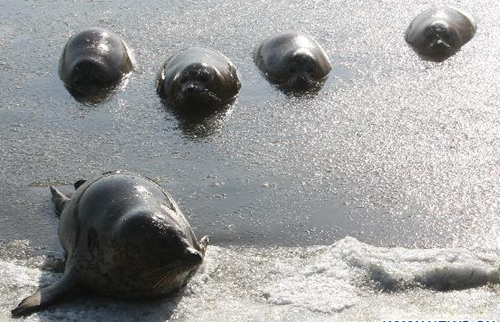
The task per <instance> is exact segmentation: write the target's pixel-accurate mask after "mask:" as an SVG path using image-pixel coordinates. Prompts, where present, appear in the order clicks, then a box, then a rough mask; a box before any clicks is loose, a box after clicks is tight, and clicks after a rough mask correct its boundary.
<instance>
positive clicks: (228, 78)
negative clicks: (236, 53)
mask: <svg viewBox="0 0 500 322" xmlns="http://www.w3.org/2000/svg"><path fill="white" fill-rule="evenodd" d="M240 88H241V83H240V81H239V78H238V75H237V72H236V68H235V67H234V65H233V64H232V63H231V62H230V61H229V59H227V57H226V56H224V55H222V54H221V53H219V52H216V51H214V50H212V49H208V48H202V47H192V48H189V49H186V50H183V51H181V52H179V53H177V54H175V55H174V56H172V57H171V58H170V59H168V60H167V61H166V62H165V63H164V64H163V65H162V66H161V68H160V71H159V72H158V76H157V86H156V90H157V93H158V95H159V96H160V97H161V98H162V99H164V100H165V101H166V102H167V103H169V104H171V105H172V106H174V107H176V108H180V109H184V110H191V111H197V112H211V111H213V110H215V109H218V108H220V107H223V106H226V105H228V104H230V103H232V102H233V101H234V100H235V98H236V96H237V95H238V92H239V90H240Z"/></svg>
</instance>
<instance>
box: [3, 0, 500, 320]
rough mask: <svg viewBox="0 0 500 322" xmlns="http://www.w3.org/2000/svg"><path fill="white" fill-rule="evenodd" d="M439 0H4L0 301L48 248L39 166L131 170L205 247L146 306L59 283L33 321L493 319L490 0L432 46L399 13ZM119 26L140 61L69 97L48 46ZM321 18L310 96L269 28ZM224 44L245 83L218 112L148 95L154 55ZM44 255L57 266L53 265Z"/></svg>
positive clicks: (53, 248) (156, 62)
mask: <svg viewBox="0 0 500 322" xmlns="http://www.w3.org/2000/svg"><path fill="white" fill-rule="evenodd" d="M441 4H442V3H441V2H434V1H366V0H364V1H356V0H354V1H349V2H346V1H335V0H331V1H267V0H265V1H248V2H239V1H238V2H237V1H234V2H233V1H222V0H219V1H218V0H214V1H175V0H174V1H147V2H132V1H125V0H122V1H62V0H55V1H24V0H23V1H19V0H0V125H1V126H0V166H1V168H0V169H1V172H0V209H1V210H0V212H1V216H0V238H1V239H2V240H3V241H4V242H3V243H2V244H1V246H0V272H1V274H0V279H1V284H0V320H9V319H10V314H9V311H10V309H12V308H13V307H15V305H16V304H17V303H18V301H19V300H20V299H21V298H23V297H24V296H26V295H28V294H30V293H31V292H32V291H33V290H34V289H35V288H36V287H37V286H38V285H47V284H50V283H51V282H52V281H54V280H55V279H57V278H59V276H60V275H58V274H59V273H58V272H59V270H58V269H56V268H53V266H57V265H55V264H54V263H58V262H59V261H60V259H61V257H62V254H61V249H60V246H59V242H58V239H57V234H56V231H57V219H56V218H55V216H54V214H53V209H52V204H51V202H50V193H49V190H48V186H49V185H54V184H55V185H59V186H60V187H61V189H62V190H65V191H71V189H72V187H71V185H70V184H71V183H72V182H74V181H75V180H76V179H80V178H90V177H93V176H96V175H98V174H100V173H102V172H104V171H108V170H112V169H127V170H131V171H135V172H139V173H142V174H144V175H147V176H149V177H151V178H154V179H156V180H157V181H158V182H160V183H161V185H162V186H163V187H165V188H166V189H168V190H169V191H170V192H171V194H172V195H173V196H174V198H175V199H176V200H177V201H178V203H179V204H180V206H181V208H182V209H183V211H184V213H185V215H186V217H188V220H189V221H190V223H191V224H192V226H193V228H194V230H195V231H196V233H197V234H198V235H199V236H203V235H209V236H210V237H211V242H212V245H211V246H210V247H209V249H208V252H207V261H206V265H205V267H203V269H202V271H201V272H200V273H199V274H197V275H196V276H195V277H194V278H193V279H192V281H191V282H190V283H189V284H188V285H187V287H186V288H185V289H184V290H183V291H182V292H181V293H178V294H175V295H173V296H172V297H170V298H167V299H161V300H158V301H154V302H152V303H130V302H121V301H116V300H109V299H100V298H96V297H95V296H92V295H75V296H74V298H72V299H71V300H70V301H68V302H66V303H64V304H62V305H60V306H57V307H54V308H51V309H50V310H49V311H46V312H43V313H40V314H35V315H32V316H31V317H29V318H28V319H27V320H30V321H52V320H68V321H82V320H83V321H124V320H140V321H166V320H169V319H170V320H172V321H215V320H218V321H297V320H302V321H336V320H338V321H341V320H342V321H346V320H351V321H382V320H402V319H413V320H415V319H459V320H466V319H470V320H472V319H484V320H488V319H489V320H494V319H497V320H498V319H499V318H500V304H499V303H500V289H499V287H498V286H497V284H498V279H499V278H498V268H499V264H500V240H499V237H498V236H499V233H500V225H499V223H498V217H499V215H498V213H499V205H498V200H499V197H500V175H499V174H500V164H499V160H500V153H499V148H500V111H499V105H500V103H499V96H500V93H499V90H498V89H499V88H500V76H499V73H498V72H499V70H500V56H499V50H498V49H499V48H500V24H499V23H498V17H499V16H500V3H499V2H498V1H472V0H469V1H455V2H450V3H448V4H449V5H454V6H457V7H460V8H465V9H467V10H468V11H469V12H471V13H472V14H473V15H474V16H475V17H476V18H477V22H478V31H477V34H476V36H475V37H474V38H473V39H472V40H471V41H470V42H469V43H468V44H466V45H465V46H464V47H463V48H462V50H461V51H460V52H458V53H457V54H456V55H455V56H453V57H451V58H450V59H448V60H447V61H445V62H444V63H439V64H436V63H430V62H425V61H422V60H420V59H419V58H418V56H416V54H415V53H414V52H413V51H412V50H411V49H410V48H409V47H408V46H407V44H406V43H405V41H404V31H405V29H406V27H407V25H408V24H409V22H410V21H411V20H412V19H413V17H414V16H416V15H417V14H418V13H419V12H421V11H422V10H424V9H427V8H428V7H430V6H432V5H441ZM90 26H100V27H104V28H107V29H110V30H112V31H114V32H116V33H118V34H119V35H121V36H122V37H123V38H124V39H125V40H126V41H127V42H128V44H129V45H130V47H131V48H132V49H133V50H134V54H135V58H136V61H137V64H138V69H137V70H136V72H134V73H133V74H132V75H131V77H130V78H129V79H128V82H127V84H126V86H125V87H124V88H123V89H122V90H120V91H119V92H118V93H117V94H116V95H115V96H114V97H112V98H110V99H109V100H107V101H105V102H101V103H99V104H88V103H80V102H78V101H76V100H75V99H74V98H73V97H72V96H71V95H70V94H69V93H68V92H67V91H66V89H65V88H64V86H63V85H62V83H61V81H60V80H59V77H58V74H57V65H58V60H59V56H60V53H61V50H62V48H63V46H64V43H65V42H66V40H67V39H68V37H70V36H71V35H72V34H74V33H75V32H77V31H79V30H81V29H83V28H85V27H90ZM286 30H300V31H304V32H307V33H309V34H310V35H312V36H313V37H315V38H316V39H317V40H318V41H319V42H320V43H321V44H322V45H323V46H324V48H325V50H326V52H327V53H328V55H329V57H330V59H331V61H332V65H333V69H332V71H331V73H330V77H329V79H328V81H327V83H326V84H325V86H324V88H323V89H322V90H321V91H320V92H319V93H318V94H317V95H314V96H310V97H301V98H297V97H289V96H286V95H284V94H282V93H281V92H279V91H278V90H277V89H276V88H275V87H273V86H272V85H269V84H268V83H267V81H265V80H264V79H263V78H262V77H261V75H260V73H259V71H258V69H257V67H256V66H255V65H254V63H253V60H252V53H253V51H254V50H255V48H256V46H258V45H259V43H260V42H261V41H262V40H264V39H265V38H267V37H268V36H270V35H272V34H274V33H277V32H281V31H286ZM190 46H205V47H211V48H214V49H217V50H219V51H220V52H222V53H223V54H225V55H226V56H227V57H229V58H230V59H231V61H232V62H233V63H234V64H235V66H236V67H237V68H238V72H239V75H240V78H241V81H242V90H241V92H240V95H239V97H238V99H237V101H236V102H235V104H234V106H233V107H232V108H231V109H230V110H229V111H228V112H227V113H225V115H222V116H220V117H219V118H218V119H216V120H211V121H210V122H206V123H204V124H198V125H194V126H193V125H191V124H186V122H183V121H182V120H181V119H179V118H177V116H176V115H175V114H173V113H172V112H171V111H170V110H169V109H168V108H166V107H165V106H164V105H163V104H162V103H161V102H160V100H159V98H158V97H157V95H156V93H155V88H154V86H155V82H154V79H155V76H156V73H157V71H158V68H159V67H160V65H161V63H162V62H163V61H164V60H165V59H167V58H168V57H170V56H171V55H172V54H174V53H176V52H177V51H179V50H181V49H184V48H187V47H190ZM52 264H54V265H52Z"/></svg>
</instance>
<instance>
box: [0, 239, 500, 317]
mask: <svg viewBox="0 0 500 322" xmlns="http://www.w3.org/2000/svg"><path fill="white" fill-rule="evenodd" d="M19 245H21V246H19ZM19 245H18V246H17V247H18V250H19V252H20V253H23V254H24V255H23V256H21V257H22V258H21V259H19V258H17V259H14V258H13V256H4V257H7V258H4V259H2V260H0V273H1V275H0V276H1V279H2V283H1V290H0V291H1V292H0V294H1V297H2V298H1V303H3V305H2V306H1V312H0V320H2V321H3V320H10V319H11V318H10V314H9V310H10V309H12V308H13V307H15V305H16V304H17V302H18V301H19V300H21V299H22V298H23V297H24V296H27V295H28V294H30V292H33V291H34V290H35V288H36V287H37V285H39V284H42V285H48V284H50V283H52V282H53V281H55V280H56V279H57V278H59V276H60V274H59V273H54V272H51V271H47V270H45V269H43V267H44V266H43V265H40V264H39V263H40V261H39V260H32V259H33V257H31V256H30V255H29V254H28V255H26V252H25V251H22V250H23V249H29V247H28V246H27V245H26V244H22V243H21V244H19ZM4 247H5V245H4ZM2 253H3V254H4V255H5V252H2ZM28 253H29V252H28ZM18 257H19V256H18ZM52 260H54V259H53V258H52V259H50V258H49V259H47V258H46V262H50V261H52ZM499 264H500V254H499V253H498V252H492V251H481V250H476V251H470V250H465V249H405V248H383V247H374V246H371V245H368V244H364V243H362V242H359V241H358V240H356V239H354V238H350V237H347V238H344V239H342V240H340V241H338V242H336V243H334V244H332V245H329V246H311V247H307V248H298V247H296V248H288V247H281V248H252V247H231V248H227V247H217V246H210V247H209V248H208V251H207V257H206V261H205V264H204V265H203V267H202V268H201V269H200V271H199V272H198V273H197V274H196V275H195V276H194V277H193V278H192V279H191V280H190V281H189V283H188V284H187V286H186V287H185V288H184V289H182V290H181V291H180V292H178V293H176V294H174V295H172V296H170V297H167V298H163V299H158V300H154V301H139V302H137V301H123V300H115V299H105V298H101V297H99V296H97V295H95V294H83V293H80V294H75V295H74V296H72V297H70V298H68V299H67V301H65V302H63V303H60V304H58V305H55V306H53V307H51V308H49V309H48V310H46V311H43V312H41V313H37V314H33V315H32V316H30V317H28V318H27V320H28V321H53V320H55V319H62V320H64V321H125V320H134V319H138V320H140V321H167V320H170V321H296V320H297V318H298V317H300V318H301V320H302V321H337V320H339V321H340V320H344V321H345V319H346V318H355V319H357V320H356V321H363V320H365V319H366V320H368V319H369V320H383V319H389V318H399V319H402V318H403V317H411V318H417V317H418V318H424V317H426V318H440V317H446V318H447V319H449V318H451V317H457V318H463V319H465V318H471V317H477V318H480V317H482V318H490V319H492V318H493V317H495V316H498V314H499V313H500V306H499V305H498V304H497V302H498V298H499V296H498V291H499V287H498V285H497V283H498V280H499V271H498V268H499ZM37 267H38V268H37ZM360 319H361V320H360ZM12 320H13V319H12Z"/></svg>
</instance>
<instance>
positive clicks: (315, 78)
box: [254, 31, 332, 92]
mask: <svg viewBox="0 0 500 322" xmlns="http://www.w3.org/2000/svg"><path fill="white" fill-rule="evenodd" d="M254 60H255V63H256V65H257V67H259V69H260V70H261V72H262V73H263V74H264V76H265V77H266V78H267V79H268V80H269V81H270V82H271V83H273V84H276V85H279V87H280V88H281V89H282V90H284V91H285V92H302V91H310V90H313V89H319V88H321V86H322V85H323V83H324V81H325V79H326V78H327V76H328V73H329V72H330V70H331V69H332V65H331V63H330V60H329V58H328V56H327V55H326V52H325V50H324V49H323V47H321V45H320V44H319V43H318V42H317V41H316V40H314V38H312V37H311V36H309V35H307V34H305V33H302V32H295V31H289V32H284V33H280V34H277V35H274V36H272V37H270V38H268V39H266V40H265V41H264V42H262V44H261V45H260V46H259V48H258V49H257V51H256V52H255V54H254Z"/></svg>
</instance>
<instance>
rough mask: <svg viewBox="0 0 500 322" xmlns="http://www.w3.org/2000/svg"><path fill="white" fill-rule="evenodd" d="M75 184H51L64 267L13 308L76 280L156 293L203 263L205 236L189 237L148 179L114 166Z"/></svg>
mask: <svg viewBox="0 0 500 322" xmlns="http://www.w3.org/2000/svg"><path fill="white" fill-rule="evenodd" d="M75 188H76V191H75V193H74V194H73V196H72V197H71V198H69V197H68V196H66V195H64V194H62V193H61V192H59V191H58V190H56V189H55V188H53V187H51V191H52V195H53V201H54V204H55V208H56V212H57V213H60V222H59V240H60V242H61V245H62V247H63V248H64V250H65V251H66V253H67V260H66V267H65V271H64V275H63V277H62V278H61V280H60V281H58V282H56V283H55V284H54V285H51V286H49V287H46V288H42V289H39V290H38V291H37V292H36V293H35V294H33V295H31V296H29V297H27V298H26V299H24V300H23V301H22V302H21V303H20V304H19V305H18V306H17V308H15V309H14V310H12V315H14V316H21V315H27V314H29V313H31V312H34V311H38V310H40V309H43V308H44V307H46V306H48V305H50V304H52V303H55V302H56V301H59V300H62V299H64V298H65V297H66V295H68V294H69V293H70V292H72V291H73V290H75V289H77V288H80V287H81V288H85V289H89V290H91V291H95V292H98V293H100V294H103V295H106V296H111V297H117V298H135V299H143V298H152V297H158V296H162V295H165V294H168V293H171V292H172V291H175V290H177V289H178V288H180V287H181V286H182V285H183V284H184V283H185V282H186V280H187V278H188V276H189V275H190V273H191V272H193V271H195V270H196V269H197V268H198V266H199V265H200V264H201V263H202V261H203V258H204V254H205V249H206V246H207V242H208V238H207V237H203V238H202V239H201V240H200V241H198V240H197V239H196V237H195V234H194V233H193V231H192V230H191V227H190V226H189V224H188V222H187V221H186V218H185V217H184V216H183V214H182V212H181V211H180V209H179V207H178V206H177V204H176V203H175V201H174V200H173V199H172V197H171V196H170V195H169V194H168V193H167V192H166V191H165V190H163V189H162V188H161V187H160V186H159V185H158V184H156V183H155V182H153V181H152V180H150V179H148V178H145V177H143V176H140V175H138V174H132V173H124V172H120V171H114V172H108V173H105V174H103V175H102V176H101V177H99V178H97V179H94V180H92V181H83V180H80V181H78V182H76V183H75Z"/></svg>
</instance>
